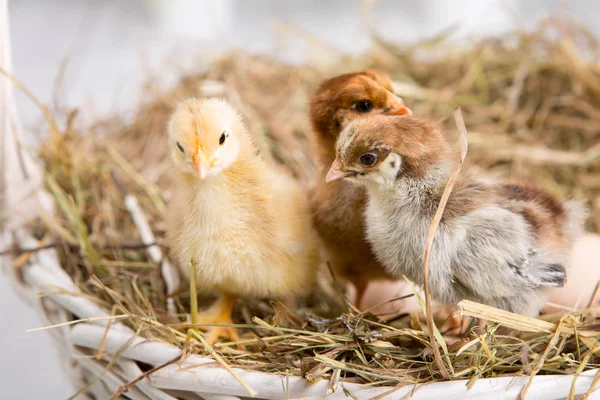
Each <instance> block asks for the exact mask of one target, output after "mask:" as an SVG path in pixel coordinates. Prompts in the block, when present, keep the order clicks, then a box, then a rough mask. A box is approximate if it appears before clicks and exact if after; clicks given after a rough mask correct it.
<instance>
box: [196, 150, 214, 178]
mask: <svg viewBox="0 0 600 400" xmlns="http://www.w3.org/2000/svg"><path fill="white" fill-rule="evenodd" d="M192 162H193V163H194V166H195V167H196V170H197V171H198V177H199V178H200V179H202V180H204V179H206V177H207V176H208V171H210V167H211V165H210V162H209V160H208V158H207V157H206V154H204V151H203V150H202V149H200V148H198V151H197V152H196V154H194V155H193V156H192Z"/></svg>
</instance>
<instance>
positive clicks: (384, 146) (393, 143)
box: [326, 115, 450, 184]
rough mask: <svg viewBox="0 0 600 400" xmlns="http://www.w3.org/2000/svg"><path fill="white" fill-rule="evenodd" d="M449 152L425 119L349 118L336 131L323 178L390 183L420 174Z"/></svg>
mask: <svg viewBox="0 0 600 400" xmlns="http://www.w3.org/2000/svg"><path fill="white" fill-rule="evenodd" d="M449 153H450V148H449V145H448V143H447V141H446V139H445V138H444V137H443V135H442V134H441V133H440V132H439V131H438V130H437V129H435V128H434V127H433V126H431V125H430V124H429V123H427V122H426V121H424V120H421V119H418V118H414V117H412V116H387V115H374V116H371V117H368V118H361V119H356V120H354V121H352V122H351V123H349V124H348V126H346V128H344V130H343V131H342V132H341V133H340V136H339V138H338V140H337V143H336V158H335V160H334V162H333V164H332V165H331V168H330V169H329V172H328V173H327V177H326V180H327V182H331V181H334V180H337V179H348V180H351V181H354V182H357V183H363V184H364V183H367V182H376V183H379V184H386V183H387V184H393V183H394V182H395V181H396V179H397V178H399V177H400V176H408V177H413V178H422V177H424V176H425V175H426V174H427V173H428V172H429V171H431V170H432V168H434V167H437V166H440V165H442V164H443V162H445V161H446V160H447V159H448V154H449Z"/></svg>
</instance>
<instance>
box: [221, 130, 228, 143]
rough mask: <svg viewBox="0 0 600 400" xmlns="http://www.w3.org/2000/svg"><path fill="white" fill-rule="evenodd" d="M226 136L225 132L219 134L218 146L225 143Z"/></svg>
mask: <svg viewBox="0 0 600 400" xmlns="http://www.w3.org/2000/svg"><path fill="white" fill-rule="evenodd" d="M226 136H227V135H225V132H223V133H222V134H221V137H220V138H219V144H220V145H222V144H223V143H225V137H226Z"/></svg>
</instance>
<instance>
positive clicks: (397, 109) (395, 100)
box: [386, 92, 412, 115]
mask: <svg viewBox="0 0 600 400" xmlns="http://www.w3.org/2000/svg"><path fill="white" fill-rule="evenodd" d="M389 101H390V107H391V110H389V111H388V112H386V114H387V115H412V110H411V109H410V108H408V107H406V104H404V100H402V99H401V98H400V97H398V96H396V95H395V94H394V93H391V92H390V99H389Z"/></svg>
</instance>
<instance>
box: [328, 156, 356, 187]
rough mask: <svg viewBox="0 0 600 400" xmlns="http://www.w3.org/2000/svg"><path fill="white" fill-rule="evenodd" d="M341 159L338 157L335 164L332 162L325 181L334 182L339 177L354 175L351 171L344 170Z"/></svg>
mask: <svg viewBox="0 0 600 400" xmlns="http://www.w3.org/2000/svg"><path fill="white" fill-rule="evenodd" d="M341 168H342V166H341V163H340V161H339V160H338V159H337V158H336V159H335V161H334V162H333V164H331V168H329V172H327V176H326V177H325V182H327V183H329V182H333V181H337V180H338V179H343V178H346V177H347V176H350V175H352V173H351V172H346V171H343V170H342V169H341Z"/></svg>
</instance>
